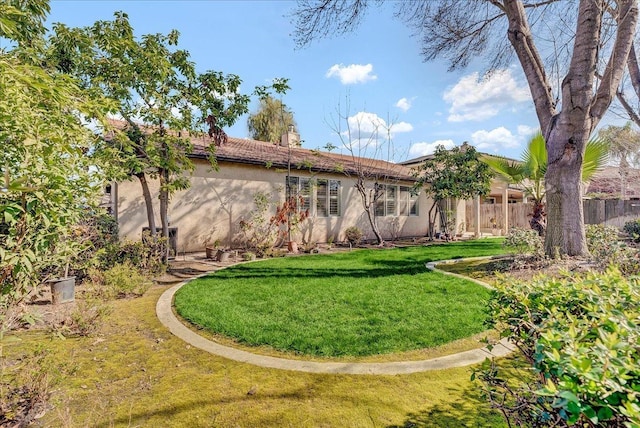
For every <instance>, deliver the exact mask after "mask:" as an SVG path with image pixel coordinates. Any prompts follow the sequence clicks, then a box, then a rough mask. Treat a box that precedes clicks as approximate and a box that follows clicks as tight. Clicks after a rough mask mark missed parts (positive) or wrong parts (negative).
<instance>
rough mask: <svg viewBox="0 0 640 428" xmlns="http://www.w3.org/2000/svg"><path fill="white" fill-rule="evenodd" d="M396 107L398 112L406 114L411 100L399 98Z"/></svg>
mask: <svg viewBox="0 0 640 428" xmlns="http://www.w3.org/2000/svg"><path fill="white" fill-rule="evenodd" d="M396 107H398V108H399V109H400V110H402V111H404V112H407V111H409V109H410V108H411V100H408V99H406V98H400V99H399V100H398V102H397V103H396Z"/></svg>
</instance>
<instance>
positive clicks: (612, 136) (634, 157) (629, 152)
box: [598, 122, 640, 199]
mask: <svg viewBox="0 0 640 428" xmlns="http://www.w3.org/2000/svg"><path fill="white" fill-rule="evenodd" d="M598 138H600V139H601V140H603V141H605V142H606V143H607V145H608V146H609V154H610V155H611V157H612V158H613V159H617V160H618V172H619V174H620V195H621V197H622V199H626V198H627V175H628V174H629V167H630V166H634V167H638V166H639V165H640V132H638V130H637V129H634V128H632V127H631V122H627V123H626V124H625V125H624V126H613V125H610V126H607V127H606V128H603V129H601V130H600V132H598Z"/></svg>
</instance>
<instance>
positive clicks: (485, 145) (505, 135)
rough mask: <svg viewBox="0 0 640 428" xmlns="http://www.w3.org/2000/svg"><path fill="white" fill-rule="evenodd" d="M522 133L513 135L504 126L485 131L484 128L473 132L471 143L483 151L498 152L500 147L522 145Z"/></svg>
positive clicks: (508, 147)
mask: <svg viewBox="0 0 640 428" xmlns="http://www.w3.org/2000/svg"><path fill="white" fill-rule="evenodd" d="M521 142H522V135H517V136H515V135H513V134H512V133H511V131H509V130H508V129H507V128H505V127H504V126H501V127H499V128H495V129H492V130H491V131H485V130H484V129H482V130H480V131H476V132H474V133H473V134H471V143H472V144H473V145H474V146H476V148H477V149H478V150H480V151H483V152H494V153H496V152H498V151H499V150H500V149H511V148H514V147H518V146H520V143H521Z"/></svg>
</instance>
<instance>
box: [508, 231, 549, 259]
mask: <svg viewBox="0 0 640 428" xmlns="http://www.w3.org/2000/svg"><path fill="white" fill-rule="evenodd" d="M503 245H504V246H505V247H506V248H510V249H512V250H513V251H514V252H515V253H516V254H518V255H532V256H535V257H540V258H542V257H544V241H543V240H542V238H541V237H540V236H539V235H538V232H536V231H535V230H533V229H517V228H512V229H510V230H509V233H508V234H507V236H506V238H505V240H504V244H503Z"/></svg>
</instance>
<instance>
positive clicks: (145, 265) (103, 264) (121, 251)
mask: <svg viewBox="0 0 640 428" xmlns="http://www.w3.org/2000/svg"><path fill="white" fill-rule="evenodd" d="M166 245H167V239H166V238H161V237H158V236H149V235H147V234H145V236H144V237H143V239H142V240H141V241H124V242H121V243H116V244H112V245H108V246H106V247H105V248H104V251H101V252H100V253H99V254H98V263H97V265H96V267H97V268H99V269H101V270H105V269H109V268H110V267H112V266H115V265H118V264H126V263H129V264H130V265H132V266H135V267H136V268H137V269H138V270H139V271H140V272H141V273H142V274H144V275H145V276H148V277H152V276H155V275H158V274H161V273H162V272H164V271H165V269H166V265H165V264H164V263H163V261H162V255H163V254H164V252H165V248H166Z"/></svg>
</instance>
